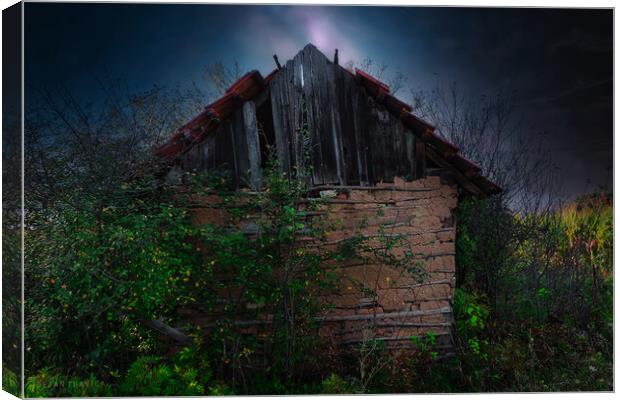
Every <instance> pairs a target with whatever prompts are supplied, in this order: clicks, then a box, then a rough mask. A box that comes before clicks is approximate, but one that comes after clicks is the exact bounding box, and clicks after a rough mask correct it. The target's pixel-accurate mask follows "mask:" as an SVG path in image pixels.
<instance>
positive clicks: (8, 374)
mask: <svg viewBox="0 0 620 400" xmlns="http://www.w3.org/2000/svg"><path fill="white" fill-rule="evenodd" d="M19 386H20V384H19V378H18V377H17V375H15V373H14V372H13V371H11V370H9V369H8V368H7V367H6V366H4V365H3V366H2V390H4V391H5V392H8V393H11V394H12V395H13V396H19V394H20V393H19Z"/></svg>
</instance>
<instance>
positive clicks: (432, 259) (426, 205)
mask: <svg viewBox="0 0 620 400" xmlns="http://www.w3.org/2000/svg"><path fill="white" fill-rule="evenodd" d="M317 194H320V197H319V199H318V200H315V201H318V202H319V203H320V204H321V208H322V209H323V210H324V211H326V213H325V214H324V215H326V216H327V218H328V219H329V220H330V221H329V222H330V225H332V226H333V229H332V230H330V231H329V233H328V238H327V243H326V244H325V246H326V247H330V246H338V245H339V244H340V243H342V242H343V241H345V240H347V239H348V238H351V237H353V236H358V235H362V236H363V237H364V238H365V239H366V240H367V244H370V245H372V246H373V247H375V248H376V249H378V250H379V251H381V250H382V246H384V243H385V242H384V240H385V239H390V238H393V239H398V244H397V245H396V246H395V247H394V248H392V249H391V250H390V252H391V254H393V255H395V256H398V257H402V256H404V255H405V254H407V252H410V254H412V257H413V258H412V259H411V263H410V264H409V265H403V266H399V267H395V266H391V265H382V264H379V263H376V262H373V261H372V257H371V260H370V261H368V260H354V259H353V260H347V261H346V262H344V263H339V264H337V265H330V266H329V267H330V268H334V271H335V273H336V274H337V276H338V277H339V279H337V282H338V285H337V287H336V289H335V290H334V289H332V290H330V291H329V292H326V293H323V294H322V295H321V297H320V298H319V300H320V301H322V302H324V304H328V305H329V307H328V309H327V311H325V312H324V313H322V315H317V317H316V318H317V320H318V321H319V322H320V335H321V336H323V337H324V338H326V339H327V340H329V341H333V344H335V345H338V344H353V345H354V344H360V343H362V342H364V341H367V340H370V339H372V340H380V341H384V342H385V343H386V346H387V347H388V348H394V349H408V348H412V347H413V343H412V342H411V340H410V337H411V336H413V335H416V336H423V335H425V334H426V333H427V332H432V333H434V334H436V335H437V350H438V351H439V352H440V353H443V354H448V353H450V352H451V349H452V340H451V326H452V308H451V304H452V299H453V296H454V287H455V283H456V281H455V234H456V226H455V222H456V221H455V216H454V212H455V209H456V206H457V200H458V199H457V188H456V186H455V185H453V184H447V183H444V182H442V181H441V179H440V178H439V177H428V178H425V179H418V180H415V181H412V182H406V181H404V180H401V179H399V178H395V179H394V182H393V183H385V184H383V183H379V184H377V185H376V186H374V187H368V188H366V187H364V188H361V187H353V186H348V187H347V186H339V187H325V188H321V187H319V188H317ZM212 200H213V199H212ZM209 202H211V203H213V202H215V201H209ZM195 217H196V222H197V223H205V222H214V221H218V220H222V219H223V218H225V212H224V211H223V210H219V209H214V208H205V209H199V210H196V212H195ZM382 239H383V241H382ZM410 257H411V256H410ZM410 267H417V268H413V270H417V272H413V273H412V272H411V270H410ZM227 290H229V291H230V290H234V288H227ZM222 295H223V296H225V294H224V293H222ZM250 307H251V304H249V303H248V308H250ZM229 317H230V316H229ZM238 319H239V326H243V327H245V328H247V329H248V332H256V333H258V332H260V331H261V330H262V329H261V326H264V325H265V324H266V323H267V320H268V318H267V319H265V318H258V319H252V320H246V318H244V317H243V316H239V318H238ZM200 320H201V321H202V323H203V324H205V325H209V323H210V322H212V321H213V320H214V317H213V316H211V317H204V318H200Z"/></svg>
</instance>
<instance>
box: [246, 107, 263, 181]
mask: <svg viewBox="0 0 620 400" xmlns="http://www.w3.org/2000/svg"><path fill="white" fill-rule="evenodd" d="M243 130H244V132H245V135H246V143H247V146H248V159H249V163H250V171H249V174H250V186H251V188H252V189H253V190H259V189H260V187H261V178H262V176H261V169H260V166H261V154H260V138H259V135H258V124H257V122H256V106H255V104H254V102H253V101H246V102H245V104H244V105H243Z"/></svg>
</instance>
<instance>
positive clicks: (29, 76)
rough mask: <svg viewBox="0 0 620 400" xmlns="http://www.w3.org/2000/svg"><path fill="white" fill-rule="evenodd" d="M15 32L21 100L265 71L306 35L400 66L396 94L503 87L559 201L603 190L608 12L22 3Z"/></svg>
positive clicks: (609, 81)
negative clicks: (20, 41) (217, 68)
mask: <svg viewBox="0 0 620 400" xmlns="http://www.w3.org/2000/svg"><path fill="white" fill-rule="evenodd" d="M25 38H26V43H25V48H26V53H25V62H26V64H25V83H26V86H27V91H26V102H28V96H29V90H31V89H28V88H31V87H35V88H38V87H47V86H50V85H55V84H57V83H59V82H62V83H63V84H64V85H66V86H67V87H68V88H69V89H70V90H71V91H72V92H74V94H75V95H76V97H77V98H78V99H80V100H81V101H84V102H90V101H96V98H97V96H100V95H101V94H100V93H99V89H98V87H99V86H98V84H97V80H96V78H98V77H101V76H104V75H105V76H112V77H115V78H116V77H118V78H122V79H124V80H126V81H127V82H128V83H129V84H130V85H131V89H133V90H143V89H147V88H149V87H152V86H153V85H158V86H173V85H176V84H180V85H187V84H190V83H191V82H192V81H197V82H199V81H200V80H201V77H202V74H203V72H204V67H205V66H206V65H209V64H212V63H213V62H215V61H222V62H224V63H225V64H226V63H228V64H231V63H233V62H234V61H237V62H239V64H240V66H241V67H242V70H244V71H245V70H250V69H258V70H259V71H260V72H261V73H263V75H266V74H267V73H269V72H270V71H271V70H272V69H273V68H274V62H273V59H272V55H273V54H274V53H276V54H278V57H279V59H280V61H281V62H282V63H283V64H284V62H285V61H286V60H288V59H289V58H291V57H292V56H294V55H295V53H297V51H299V50H301V48H302V47H303V46H304V45H305V44H307V43H309V42H312V43H314V44H315V45H316V46H317V47H318V48H319V49H321V50H322V51H323V52H324V53H325V54H326V55H327V56H328V57H330V58H331V57H332V55H333V52H334V49H335V48H338V49H339V54H340V60H341V64H344V63H345V62H346V61H348V60H362V59H363V58H365V57H370V58H372V59H374V60H377V61H380V62H382V63H385V64H386V65H388V66H389V70H391V71H401V72H403V73H404V74H405V75H406V77H407V87H406V88H405V89H403V90H402V92H399V95H400V97H401V98H402V99H403V100H405V101H410V100H411V98H410V97H409V90H408V89H409V88H414V89H431V88H432V87H434V86H435V85H436V84H437V82H438V80H440V81H443V82H453V81H454V82H458V83H459V85H460V87H462V88H464V89H465V90H467V92H468V93H471V94H472V96H479V95H481V94H484V93H489V92H492V91H493V90H495V89H496V88H498V87H500V86H502V85H507V86H509V87H511V88H513V89H515V90H516V96H517V105H518V111H519V114H520V115H522V116H523V117H524V119H525V120H526V121H527V122H528V123H529V124H531V126H532V127H534V128H535V129H536V131H540V132H545V133H546V134H547V135H548V137H549V138H550V139H551V143H552V146H551V147H552V151H551V153H550V154H549V157H551V158H552V159H553V161H554V162H555V164H556V165H557V166H558V168H559V169H560V173H561V177H562V180H563V182H562V183H563V186H564V188H565V195H567V196H572V195H575V194H578V193H584V192H586V191H589V190H592V189H596V188H597V186H599V185H607V187H608V188H611V185H612V169H613V111H612V107H613V14H612V11H611V10H569V9H482V8H418V7H406V8H405V7H309V6H218V5H180V4H176V5H145V4H124V5H118V4H64V5H63V4H45V3H26V15H25ZM206 102H207V99H205V105H206ZM27 112H28V110H27Z"/></svg>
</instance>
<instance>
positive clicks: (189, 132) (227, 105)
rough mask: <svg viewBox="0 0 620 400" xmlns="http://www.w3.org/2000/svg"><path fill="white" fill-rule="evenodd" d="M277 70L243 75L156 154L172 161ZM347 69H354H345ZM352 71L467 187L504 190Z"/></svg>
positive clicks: (480, 191) (374, 82)
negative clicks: (266, 73) (265, 75)
mask: <svg viewBox="0 0 620 400" xmlns="http://www.w3.org/2000/svg"><path fill="white" fill-rule="evenodd" d="M278 71H279V70H278V69H275V70H273V71H272V72H271V73H270V74H269V75H267V77H266V78H263V76H262V75H261V74H260V72H258V71H256V70H254V71H250V72H248V73H247V74H245V75H244V76H242V77H241V78H240V79H239V80H237V81H236V82H235V83H234V84H233V85H232V86H231V87H230V88H228V90H226V93H225V94H224V95H223V96H222V97H220V98H219V99H218V100H216V101H214V102H213V103H211V104H209V105H208V106H207V107H205V109H204V110H203V111H202V112H201V113H199V114H198V115H197V116H196V117H194V118H193V119H192V120H191V121H189V122H188V123H186V124H185V125H183V126H182V127H180V128H179V129H178V131H177V132H176V133H174V134H173V135H172V137H171V138H170V139H169V140H168V141H167V142H166V143H164V144H163V145H162V146H160V147H159V148H157V149H156V150H155V155H156V156H158V157H160V158H162V159H164V160H166V161H172V160H174V159H176V158H177V157H179V156H180V155H181V154H183V153H185V152H186V151H187V150H189V149H190V148H191V147H192V146H193V145H194V144H196V143H200V142H201V141H202V140H203V139H204V138H205V137H207V136H208V135H209V134H212V133H214V132H215V131H216V129H217V128H218V126H219V124H220V122H221V121H224V120H225V119H226V118H228V117H229V116H231V115H232V114H233V113H234V111H235V110H236V109H237V108H239V107H241V106H242V105H243V102H245V101H248V100H251V99H253V98H254V97H255V96H256V95H258V94H259V93H261V91H262V90H263V89H264V88H265V87H266V86H267V85H268V83H269V81H271V79H272V78H273V77H274V76H275V74H277V73H278ZM345 71H347V72H349V73H351V72H350V71H348V70H346V69H345ZM351 74H352V75H354V77H355V79H356V81H357V82H358V83H359V84H360V85H363V86H364V88H365V89H366V92H367V93H368V94H369V95H370V96H372V97H373V98H374V99H375V101H376V102H377V103H379V104H382V105H383V106H384V107H385V108H386V109H387V110H388V111H389V112H390V113H391V114H392V115H394V116H395V117H397V118H399V119H400V120H401V121H402V123H403V124H404V125H405V126H406V127H407V128H408V129H410V130H411V131H412V132H413V133H414V134H415V135H416V136H417V137H418V138H420V139H421V140H422V141H423V142H425V143H426V144H427V145H428V146H427V148H429V151H427V156H428V158H429V159H430V160H431V161H433V162H434V163H435V164H438V165H439V166H440V167H445V168H449V169H451V170H452V172H454V174H455V177H456V179H457V181H458V182H459V183H460V184H461V185H462V186H463V187H464V188H465V189H466V190H467V191H469V192H471V193H472V194H474V195H477V196H489V195H492V194H497V193H500V192H501V191H502V189H501V188H500V187H499V186H498V185H496V184H495V183H493V182H492V181H490V180H489V179H487V178H485V177H484V176H483V175H481V168H480V166H478V165H477V164H476V163H475V162H473V161H471V160H469V159H467V158H466V157H464V156H463V155H462V154H460V153H459V149H458V148H457V147H456V146H455V145H454V144H452V143H450V142H449V141H448V140H446V139H444V138H443V137H441V136H440V135H439V134H438V133H437V132H436V131H435V127H434V126H433V125H431V124H430V123H428V122H426V121H424V120H422V119H421V118H419V117H417V116H416V115H414V114H413V113H412V111H413V108H412V107H411V106H410V105H409V104H407V103H405V102H403V101H401V100H399V99H398V98H396V97H395V96H394V95H392V94H391V93H390V88H389V86H388V85H387V84H385V83H384V82H381V81H380V80H378V79H377V78H375V77H373V76H371V75H369V74H368V73H366V72H364V71H362V70H359V69H356V70H355V73H354V74H353V73H351Z"/></svg>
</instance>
